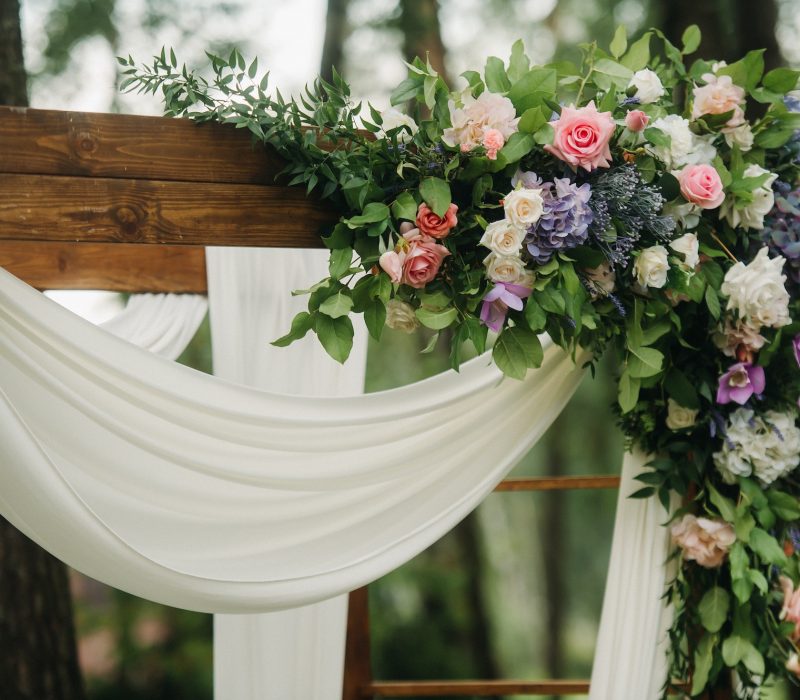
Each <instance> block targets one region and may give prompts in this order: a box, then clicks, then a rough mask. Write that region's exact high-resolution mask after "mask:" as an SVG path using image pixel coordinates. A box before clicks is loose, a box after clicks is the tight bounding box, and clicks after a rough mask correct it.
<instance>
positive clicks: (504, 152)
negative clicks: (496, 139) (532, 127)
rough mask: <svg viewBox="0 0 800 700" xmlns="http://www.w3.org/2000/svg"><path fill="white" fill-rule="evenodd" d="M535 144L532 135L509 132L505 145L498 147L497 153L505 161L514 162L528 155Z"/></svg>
mask: <svg viewBox="0 0 800 700" xmlns="http://www.w3.org/2000/svg"><path fill="white" fill-rule="evenodd" d="M535 145H536V142H535V141H534V140H533V136H531V135H530V134H523V133H520V132H517V133H515V134H511V136H510V137H509V139H508V141H507V142H506V145H505V146H503V148H501V149H500V153H499V155H500V156H502V157H503V158H504V159H505V162H506V163H516V162H518V161H520V160H522V158H524V157H525V156H526V155H528V153H530V152H531V151H532V150H533V147H534V146H535Z"/></svg>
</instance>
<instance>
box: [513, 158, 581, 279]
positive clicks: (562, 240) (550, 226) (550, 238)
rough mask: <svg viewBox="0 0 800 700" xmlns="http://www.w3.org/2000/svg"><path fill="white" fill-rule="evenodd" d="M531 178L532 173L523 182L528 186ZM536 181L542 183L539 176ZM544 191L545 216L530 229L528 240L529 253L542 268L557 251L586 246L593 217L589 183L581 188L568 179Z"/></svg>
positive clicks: (546, 186)
mask: <svg viewBox="0 0 800 700" xmlns="http://www.w3.org/2000/svg"><path fill="white" fill-rule="evenodd" d="M530 175H532V173H525V174H523V176H522V177H521V178H520V179H522V181H523V182H526V179H525V176H530ZM534 178H535V179H538V178H536V176H535V175H534ZM529 179H530V178H529ZM526 184H527V183H526ZM541 187H542V199H543V200H544V207H543V211H542V216H541V217H540V218H539V220H538V221H537V222H536V223H535V224H533V226H531V227H530V228H529V229H528V236H527V237H526V238H525V243H526V244H527V247H528V252H529V253H530V254H531V256H532V257H533V259H534V260H535V261H536V262H537V263H538V264H539V265H543V264H544V263H546V262H548V261H549V260H550V258H552V257H553V253H554V252H555V251H557V250H568V249H569V248H575V247H576V246H579V245H581V243H584V242H585V241H586V239H587V237H588V236H589V224H590V223H592V217H593V214H592V210H591V209H590V208H589V205H588V202H589V198H590V197H591V196H592V188H591V186H590V185H589V183H586V184H583V185H581V186H580V187H579V186H578V185H576V184H575V183H573V182H570V181H569V179H568V178H555V179H554V180H553V182H552V183H550V182H545V183H543V184H542V185H541Z"/></svg>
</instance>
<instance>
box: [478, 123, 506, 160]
mask: <svg viewBox="0 0 800 700" xmlns="http://www.w3.org/2000/svg"><path fill="white" fill-rule="evenodd" d="M505 142H506V140H505V139H504V138H503V133H502V132H501V131H500V130H499V129H487V130H486V131H485V132H484V133H483V147H484V148H485V149H486V157H487V158H488V159H489V160H497V152H498V151H499V150H500V149H501V148H502V147H503V144H504V143H505Z"/></svg>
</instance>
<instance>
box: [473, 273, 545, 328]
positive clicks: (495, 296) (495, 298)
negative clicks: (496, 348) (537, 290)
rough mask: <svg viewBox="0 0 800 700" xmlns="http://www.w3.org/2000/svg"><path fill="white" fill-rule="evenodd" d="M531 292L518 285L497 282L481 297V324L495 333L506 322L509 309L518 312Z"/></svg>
mask: <svg viewBox="0 0 800 700" xmlns="http://www.w3.org/2000/svg"><path fill="white" fill-rule="evenodd" d="M532 291H533V290H532V289H530V288H529V287H523V286H522V285H520V284H511V283H510V282H497V283H495V285H494V287H492V288H491V289H490V290H489V291H488V292H486V295H485V296H484V297H483V306H482V307H481V323H482V324H483V325H484V326H488V327H489V328H490V329H491V330H493V331H494V332H495V333H499V332H500V329H501V328H502V327H503V324H504V323H505V321H506V316H507V315H508V310H509V309H514V310H516V311H520V310H521V309H522V300H523V299H525V298H527V297H529V296H530V295H531V292H532Z"/></svg>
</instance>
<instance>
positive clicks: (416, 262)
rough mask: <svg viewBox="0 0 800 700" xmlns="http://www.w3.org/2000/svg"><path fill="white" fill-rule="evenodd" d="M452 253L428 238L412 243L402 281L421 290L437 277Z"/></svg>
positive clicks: (405, 262)
mask: <svg viewBox="0 0 800 700" xmlns="http://www.w3.org/2000/svg"><path fill="white" fill-rule="evenodd" d="M448 255H450V251H449V250H447V248H445V247H444V246H443V245H440V244H439V243H436V242H435V241H434V240H432V239H430V238H427V237H424V236H423V237H420V238H418V239H416V240H414V241H412V242H411V245H410V248H409V251H408V254H407V255H406V258H405V260H404V261H403V277H402V279H401V281H402V282H403V284H407V285H408V286H409V287H414V288H416V289H421V288H422V287H424V286H425V285H426V284H428V282H430V281H432V280H433V278H434V277H436V273H438V272H439V268H440V267H441V265H442V260H444V259H445V258H446V257H447V256H448Z"/></svg>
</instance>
